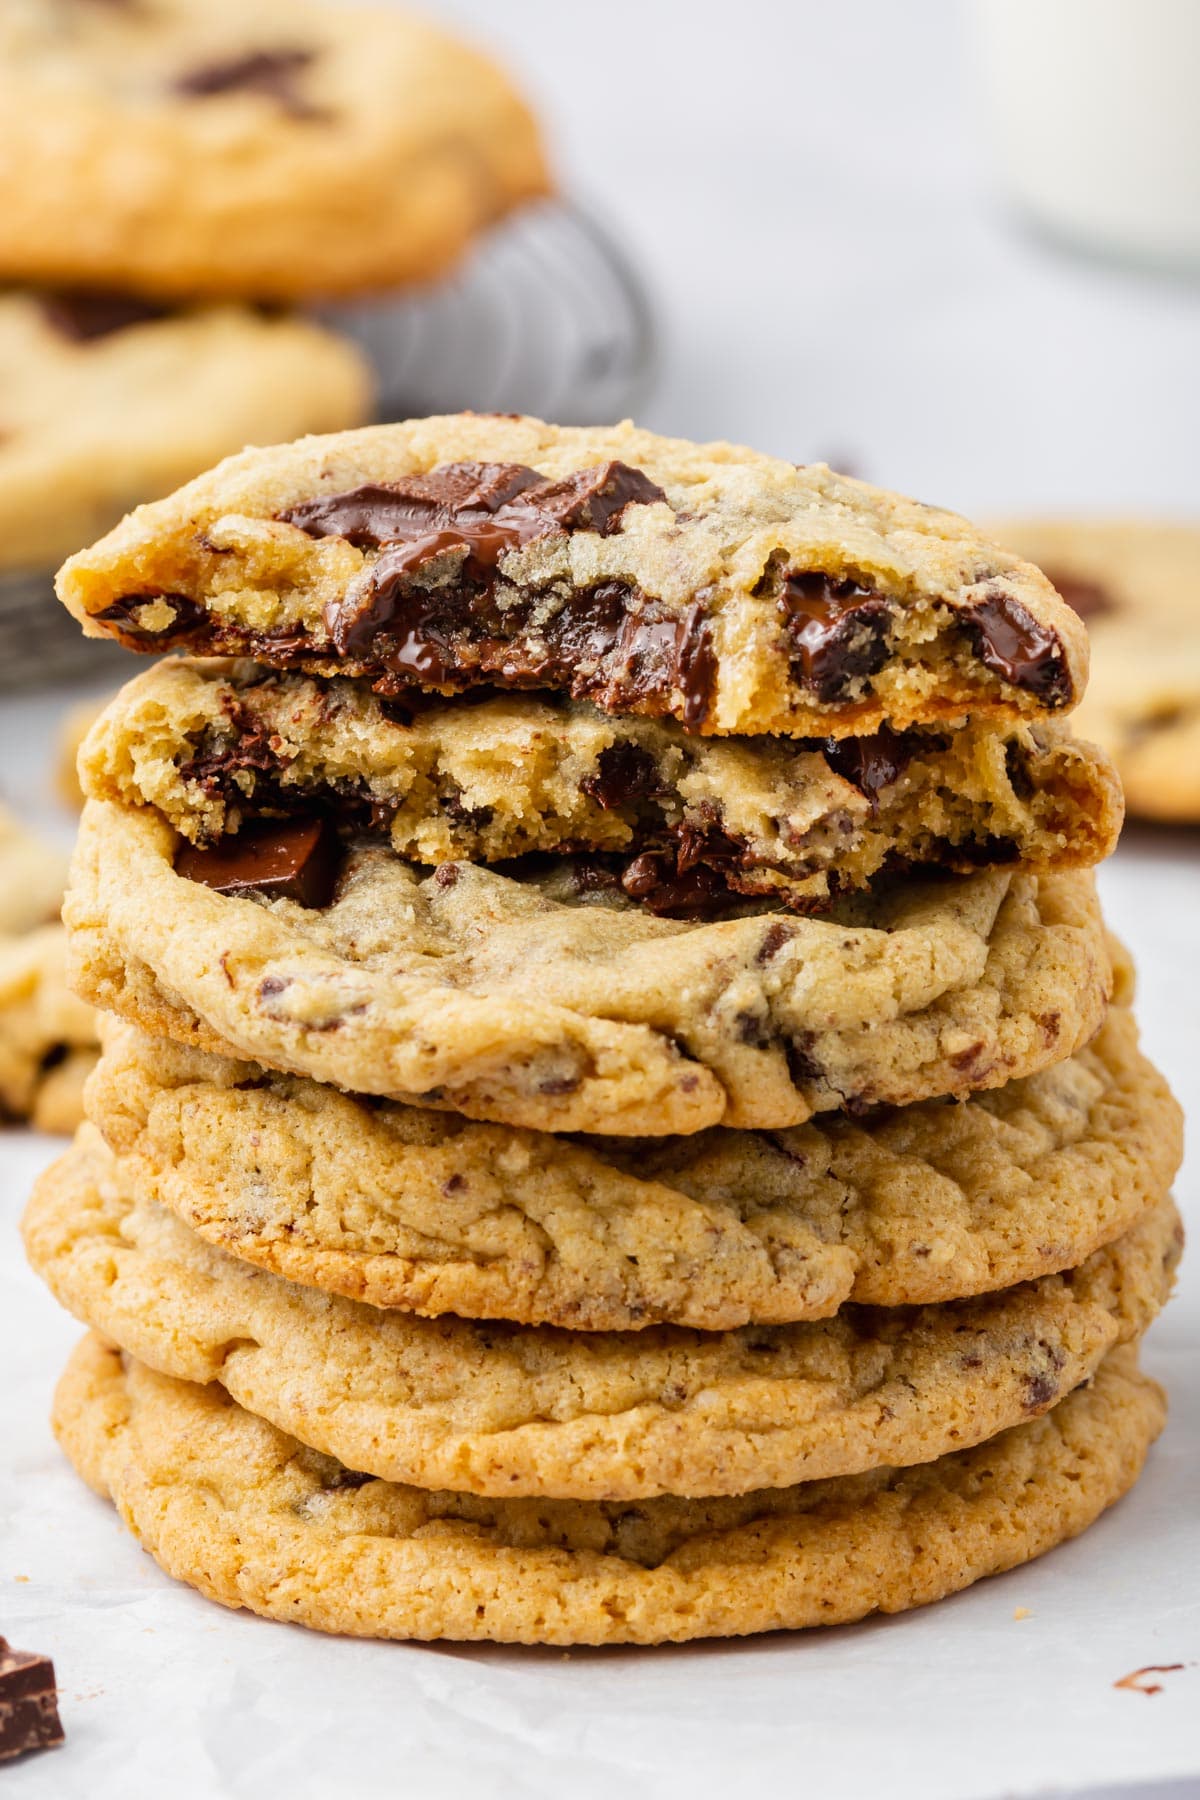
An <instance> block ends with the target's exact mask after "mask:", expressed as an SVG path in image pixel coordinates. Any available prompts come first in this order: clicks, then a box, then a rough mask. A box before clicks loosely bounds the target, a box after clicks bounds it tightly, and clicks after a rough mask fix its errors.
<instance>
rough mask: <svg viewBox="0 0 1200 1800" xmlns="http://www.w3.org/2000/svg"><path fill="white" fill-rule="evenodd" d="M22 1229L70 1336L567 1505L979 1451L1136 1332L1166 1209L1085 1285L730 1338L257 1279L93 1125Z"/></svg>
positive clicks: (1170, 1209) (1139, 1227)
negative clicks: (425, 1314) (73, 1322)
mask: <svg viewBox="0 0 1200 1800" xmlns="http://www.w3.org/2000/svg"><path fill="white" fill-rule="evenodd" d="M23 1232H24V1238H25V1248H26V1253H27V1255H28V1257H29V1260H30V1263H31V1264H32V1266H33V1268H34V1270H35V1271H36V1272H37V1273H38V1274H39V1275H41V1277H42V1278H43V1280H44V1281H45V1282H46V1283H47V1284H48V1286H49V1287H50V1290H51V1292H52V1293H53V1294H54V1296H55V1298H56V1299H57V1300H58V1301H59V1302H60V1303H61V1304H62V1305H63V1306H65V1307H66V1308H67V1309H68V1311H70V1312H72V1313H74V1314H75V1316H76V1317H77V1318H80V1319H82V1320H83V1321H84V1323H85V1324H88V1325H91V1326H92V1327H94V1328H95V1329H96V1330H99V1331H101V1332H102V1333H103V1334H104V1336H105V1337H106V1338H108V1339H109V1340H110V1341H112V1342H114V1343H117V1344H119V1345H120V1346H121V1347H122V1349H125V1350H127V1351H129V1352H130V1353H131V1354H133V1355H135V1356H137V1357H138V1359H139V1360H140V1361H143V1362H146V1363H148V1364H149V1365H150V1367H151V1368H156V1369H159V1370H161V1371H162V1373H164V1374H167V1375H172V1376H176V1377H178V1378H180V1379H182V1380H187V1381H219V1382H220V1383H221V1384H222V1386H223V1387H225V1388H227V1389H228V1391H229V1392H230V1394H232V1395H233V1397H234V1399H236V1400H237V1401H238V1402H239V1403H240V1404H241V1405H243V1406H245V1407H246V1408H247V1409H248V1410H249V1411H251V1412H253V1413H256V1414H257V1415H258V1416H259V1417H260V1418H265V1419H269V1420H270V1421H271V1422H272V1423H273V1424H275V1425H277V1426H279V1428H280V1429H281V1430H285V1431H288V1432H289V1433H291V1434H292V1435H293V1436H299V1437H300V1438H301V1440H302V1441H303V1442H305V1443H307V1444H309V1445H310V1446H311V1447H312V1448H314V1449H318V1450H321V1451H323V1452H325V1453H326V1454H328V1455H331V1456H335V1457H337V1459H338V1460H339V1461H340V1462H342V1463H344V1464H345V1465H346V1466H347V1467H349V1468H353V1469H359V1470H363V1471H366V1472H369V1473H370V1474H372V1475H376V1476H381V1477H383V1478H384V1479H386V1480H389V1481H403V1482H408V1483H412V1484H414V1485H416V1486H418V1487H427V1488H443V1487H450V1486H453V1487H454V1488H456V1489H459V1490H463V1491H466V1492H467V1493H473V1494H492V1495H497V1496H502V1495H518V1494H529V1495H544V1496H548V1497H551V1498H557V1499H575V1500H636V1499H643V1498H647V1497H651V1496H655V1495H660V1494H674V1495H705V1496H707V1495H714V1494H741V1493H746V1492H748V1491H751V1490H753V1489H756V1488H762V1487H788V1486H791V1485H792V1484H793V1483H795V1482H798V1481H808V1480H815V1479H820V1478H825V1477H828V1476H834V1475H848V1474H857V1473H859V1472H860V1471H862V1470H864V1469H869V1468H876V1467H879V1466H881V1465H895V1466H907V1465H909V1464H912V1463H919V1462H930V1461H932V1460H934V1459H935V1458H936V1457H939V1456H942V1455H945V1454H946V1453H947V1452H948V1451H950V1450H954V1449H959V1448H965V1447H966V1446H968V1445H970V1444H973V1443H979V1442H981V1441H983V1439H985V1438H988V1437H994V1436H995V1435H996V1433H997V1432H999V1431H1003V1430H1006V1429H1007V1428H1008V1427H1009V1426H1011V1425H1014V1424H1018V1423H1019V1422H1020V1421H1021V1420H1022V1419H1023V1418H1028V1417H1031V1416H1032V1415H1034V1414H1036V1413H1039V1412H1043V1411H1045V1410H1046V1409H1047V1408H1048V1407H1050V1406H1052V1405H1053V1404H1054V1403H1055V1401H1057V1400H1058V1399H1060V1398H1061V1397H1062V1395H1063V1394H1065V1393H1069V1392H1070V1391H1071V1389H1072V1388H1074V1387H1076V1386H1078V1384H1079V1383H1080V1382H1081V1381H1085V1380H1087V1379H1088V1378H1089V1377H1090V1376H1091V1375H1092V1374H1093V1373H1094V1372H1095V1370H1096V1368H1097V1366H1098V1365H1099V1363H1100V1361H1101V1359H1102V1358H1103V1356H1104V1355H1105V1354H1106V1353H1107V1352H1108V1351H1109V1350H1110V1349H1111V1348H1112V1347H1113V1346H1114V1345H1115V1344H1118V1343H1124V1342H1128V1341H1130V1340H1132V1339H1134V1338H1137V1337H1140V1336H1141V1334H1142V1333H1143V1332H1144V1331H1145V1329H1146V1328H1147V1326H1148V1325H1149V1324H1150V1322H1151V1321H1152V1320H1153V1318H1154V1317H1155V1315H1156V1314H1157V1312H1158V1310H1159V1308H1160V1306H1161V1305H1162V1304H1163V1302H1164V1301H1165V1300H1166V1298H1167V1295H1168V1294H1169V1292H1170V1287H1171V1282H1172V1279H1173V1274H1174V1268H1175V1263H1176V1261H1177V1258H1178V1255H1179V1250H1180V1246H1181V1243H1182V1229H1181V1226H1180V1222H1179V1216H1178V1213H1177V1212H1176V1210H1175V1208H1174V1206H1173V1205H1172V1204H1171V1202H1170V1201H1169V1200H1162V1201H1160V1202H1159V1203H1158V1205H1156V1206H1155V1207H1154V1208H1153V1209H1152V1210H1151V1211H1150V1212H1148V1213H1147V1214H1146V1215H1145V1216H1144V1217H1143V1218H1142V1219H1141V1220H1140V1221H1139V1222H1138V1223H1137V1224H1135V1225H1134V1226H1133V1227H1132V1229H1131V1230H1130V1231H1129V1232H1127V1233H1126V1234H1125V1236H1124V1237H1122V1238H1120V1239H1118V1241H1117V1242H1116V1243H1115V1244H1111V1245H1109V1246H1108V1247H1107V1248H1105V1249H1103V1250H1099V1251H1097V1252H1096V1253H1095V1255H1093V1256H1092V1257H1090V1258H1089V1259H1088V1261H1087V1262H1086V1263H1085V1264H1083V1266H1082V1267H1081V1268H1078V1269H1074V1270H1070V1271H1067V1272H1066V1273H1064V1274H1062V1275H1049V1276H1045V1277H1043V1278H1042V1280H1041V1281H1037V1282H1032V1283H1029V1284H1028V1285H1027V1286H1024V1287H1020V1288H1012V1289H1008V1290H1006V1291H1005V1292H1003V1293H1001V1294H995V1295H985V1296H981V1297H980V1298H978V1299H975V1300H963V1301H957V1302H951V1303H949V1304H947V1305H945V1306H933V1307H926V1308H922V1309H919V1310H911V1311H909V1310H907V1309H905V1310H900V1311H897V1310H896V1309H894V1308H893V1309H890V1310H884V1311H878V1310H875V1309H870V1308H861V1309H860V1308H857V1307H853V1306H849V1307H843V1308H842V1309H841V1310H840V1311H839V1312H838V1314H837V1316H836V1317H835V1318H832V1319H825V1320H821V1321H817V1322H810V1323H803V1324H794V1325H776V1326H760V1327H754V1326H749V1327H746V1328H744V1329H743V1330H740V1331H729V1332H694V1331H685V1330H683V1329H681V1328H679V1327H671V1326H654V1327H651V1328H649V1329H648V1330H646V1331H642V1332H638V1333H634V1334H632V1335H631V1334H628V1333H624V1332H586V1333H584V1332H571V1331H560V1330H556V1329H554V1328H553V1327H550V1326H524V1327H521V1326H517V1327H508V1328H506V1327H505V1326H503V1325H499V1324H495V1323H490V1324H478V1323H475V1322H473V1321H470V1320H466V1319H459V1318H454V1317H451V1316H449V1315H446V1316H444V1317H442V1318H438V1319H423V1318H419V1317H417V1316H415V1315H414V1314H411V1313H403V1312H398V1311H390V1312H380V1311H379V1310H377V1309H376V1308H374V1307H370V1306H364V1305H362V1304H361V1303H359V1302H356V1301H353V1300H345V1299H342V1298H340V1297H336V1296H330V1295H326V1294H322V1293H319V1292H318V1291H317V1290H316V1289H313V1288H307V1287H298V1286H296V1285H295V1284H294V1283H292V1282H288V1281H284V1280H282V1279H281V1278H280V1277H279V1276H277V1275H268V1274H266V1273H264V1272H263V1271H262V1270H260V1269H253V1268H251V1267H250V1266H249V1264H247V1263H245V1262H242V1261H240V1260H238V1259H236V1258H234V1257H231V1256H227V1255H226V1254H225V1252H224V1251H221V1250H217V1249H214V1248H213V1247H212V1246H211V1245H210V1244H206V1243H205V1242H204V1241H203V1240H202V1239H201V1238H199V1237H197V1236H196V1234H195V1233H194V1232H192V1231H190V1230H189V1229H188V1227H187V1226H186V1225H184V1224H182V1223H181V1222H180V1221H179V1220H178V1219H177V1218H175V1217H174V1216H173V1215H172V1214H170V1213H168V1212H166V1211H164V1209H163V1208H162V1207H160V1206H158V1205H156V1204H155V1203H154V1202H153V1201H150V1200H141V1199H137V1198H135V1197H134V1196H133V1195H132V1194H131V1192H130V1189H129V1185H128V1183H127V1181H126V1179H125V1177H124V1174H123V1171H122V1169H121V1167H120V1165H119V1164H118V1163H117V1162H116V1161H115V1159H114V1158H113V1156H112V1153H111V1152H110V1151H109V1150H108V1149H107V1148H106V1147H105V1146H104V1144H103V1142H102V1140H101V1139H100V1138H99V1136H98V1134H97V1133H96V1132H95V1131H94V1130H93V1129H92V1128H91V1127H90V1126H84V1127H82V1128H81V1130H80V1133H79V1136H78V1137H77V1139H76V1143H75V1145H74V1147H73V1149H72V1150H70V1151H69V1152H68V1153H67V1155H66V1156H64V1157H62V1158H60V1160H59V1161H58V1162H57V1163H55V1164H54V1165H53V1167H52V1168H51V1169H50V1170H49V1171H47V1173H46V1174H45V1175H44V1176H42V1177H41V1178H40V1180H39V1181H38V1183H37V1185H36V1187H35V1189H34V1195H33V1199H32V1201H31V1202H30V1205H29V1208H28V1211H27V1212H26V1215H25V1220H24V1225H23Z"/></svg>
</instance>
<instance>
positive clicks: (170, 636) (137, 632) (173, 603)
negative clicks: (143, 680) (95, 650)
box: [94, 590, 205, 650]
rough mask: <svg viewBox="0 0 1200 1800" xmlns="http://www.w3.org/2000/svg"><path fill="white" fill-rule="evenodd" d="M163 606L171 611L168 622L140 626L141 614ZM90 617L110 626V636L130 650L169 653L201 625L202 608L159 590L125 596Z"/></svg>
mask: <svg viewBox="0 0 1200 1800" xmlns="http://www.w3.org/2000/svg"><path fill="white" fill-rule="evenodd" d="M164 602H165V604H166V605H167V606H169V607H170V608H171V612H172V615H173V616H172V618H171V619H170V620H168V622H167V623H166V624H165V625H144V624H142V622H141V616H142V614H143V613H144V612H146V611H148V610H149V608H150V607H157V606H159V605H161V604H163V603H164ZM94 617H95V618H96V620H97V621H98V623H100V624H102V625H111V626H113V627H114V630H113V633H112V635H113V636H114V637H115V638H116V639H118V641H119V642H121V643H127V644H128V646H129V648H130V649H132V650H145V649H154V650H169V649H171V647H172V646H173V645H175V644H182V643H184V642H185V641H186V640H187V639H188V638H191V637H194V636H195V634H196V632H197V631H199V630H200V628H201V626H202V625H203V624H204V623H205V616H204V608H203V607H202V606H200V605H198V604H197V602H196V601H195V600H189V599H188V597H187V595H186V594H167V593H163V592H162V591H161V590H159V591H156V592H151V593H146V594H126V595H125V597H124V598H123V599H121V600H114V601H113V603H112V605H111V606H106V607H105V608H104V610H103V612H98V613H96V614H94Z"/></svg>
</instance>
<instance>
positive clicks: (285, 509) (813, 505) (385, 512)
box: [58, 414, 1087, 739]
mask: <svg viewBox="0 0 1200 1800" xmlns="http://www.w3.org/2000/svg"><path fill="white" fill-rule="evenodd" d="M58 585H59V594H60V596H61V598H62V599H63V601H64V602H65V604H66V605H67V607H68V608H69V610H70V611H71V612H72V613H73V614H74V616H75V617H76V618H77V619H79V620H80V622H81V623H82V624H83V625H84V628H85V630H86V631H87V632H88V633H89V634H91V635H93V636H111V637H115V638H118V639H119V640H120V641H121V642H122V643H124V644H126V645H128V646H129V647H130V648H132V649H137V650H161V649H166V648H177V647H180V646H185V647H186V648H187V649H189V650H191V651H193V652H195V653H196V654H208V653H212V652H217V653H220V654H231V655H242V654H245V655H248V656H250V657H252V658H254V659H255V660H257V661H259V662H263V663H268V664H271V665H272V666H276V667H290V668H300V669H303V670H306V671H308V672H310V673H316V674H323V675H351V676H356V677H360V678H363V679H366V680H368V681H370V682H371V683H372V684H373V686H374V687H375V688H376V690H377V691H378V692H380V693H381V694H383V695H385V696H391V697H393V698H395V697H399V698H401V699H403V697H404V696H405V695H406V694H407V693H410V692H411V691H413V690H417V691H433V692H438V693H444V694H452V693H458V692H462V691H465V690H469V689H472V688H476V687H481V686H482V687H489V688H493V689H494V688H504V689H514V688H531V689H543V690H550V691H554V692H561V693H567V694H569V695H570V696H571V697H572V698H574V699H577V700H589V701H591V702H592V704H593V705H595V706H597V707H599V708H601V710H603V711H606V712H612V713H617V714H629V713H632V714H640V715H644V716H649V717H670V718H673V719H675V720H677V721H678V722H680V723H682V724H683V725H685V726H687V727H688V728H689V729H691V730H694V731H700V732H705V733H710V734H716V735H725V734H738V735H748V734H755V733H765V734H785V735H788V736H793V737H805V738H818V739H823V738H826V737H829V736H839V737H840V736H846V735H850V734H858V735H864V734H870V733H873V732H876V731H878V730H879V729H880V727H881V726H883V725H888V726H890V727H892V728H893V729H896V730H905V729H907V728H909V727H911V726H915V725H929V724H933V725H940V724H942V723H943V722H944V721H945V720H947V719H957V718H961V717H963V716H964V715H966V714H968V713H970V714H971V715H972V716H973V717H974V718H975V719H976V720H977V721H986V720H990V721H1010V720H1013V719H1016V718H1038V717H1044V716H1046V715H1047V714H1048V713H1052V712H1056V711H1064V710H1066V709H1067V708H1068V707H1070V706H1071V705H1073V704H1074V703H1075V701H1076V700H1077V699H1078V698H1079V696H1080V694H1081V693H1082V691H1083V687H1084V683H1085V680H1086V671H1087V645H1086V633H1085V632H1084V629H1083V626H1082V625H1081V623H1080V621H1079V620H1078V619H1077V618H1076V616H1075V614H1074V613H1073V612H1072V610H1071V608H1070V607H1069V606H1067V605H1065V603H1064V602H1063V601H1062V600H1060V599H1059V597H1058V595H1057V594H1056V593H1055V592H1054V590H1053V588H1052V587H1051V586H1050V584H1049V582H1048V581H1046V580H1045V578H1044V577H1043V576H1042V575H1041V574H1040V573H1039V571H1038V570H1037V569H1035V568H1034V567H1033V566H1032V565H1031V564H1029V563H1025V562H1022V561H1020V560H1019V559H1018V558H1017V557H1014V556H1012V555H1010V554H1008V553H1007V552H1005V551H1002V550H999V549H998V548H997V547H996V546H995V545H993V544H990V543H988V542H987V540H986V539H984V538H982V537H980V536H979V535H978V533H977V532H976V531H975V529H974V528H973V527H972V526H970V525H968V524H967V522H966V521H965V520H963V519H960V518H957V517H955V516H954V515H952V514H950V513H944V512H937V511H934V510H933V509H932V508H930V507H925V506H921V505H919V504H918V503H917V502H915V501H912V500H906V499H903V498H901V497H900V496H899V495H896V494H891V493H888V492H886V491H884V490H882V489H879V488H872V487H868V486H867V485H866V484H865V483H863V482H858V481H852V480H849V479H847V478H845V477H842V476H838V475H834V474H832V473H831V472H830V470H829V469H827V468H825V467H824V466H823V465H813V466H811V467H807V468H796V467H794V466H793V465H792V464H791V463H784V462H779V461H777V460H775V459H774V458H772V457H767V456H760V455H757V454H755V452H753V451H750V450H742V449H737V448H735V447H733V446H731V445H728V444H707V445H696V444H690V443H686V442H683V441H681V440H678V439H671V438H662V437H655V436H653V435H652V434H651V433H649V432H645V431H637V430H635V429H634V427H633V426H632V425H628V424H626V425H622V426H618V427H616V428H614V429H611V430H594V429H587V430H580V429H567V428H558V427H554V426H550V425H543V424H541V423H540V422H539V421H538V420H536V419H524V418H499V417H496V416H494V415H488V416H483V417H481V416H478V415H475V414H458V415H455V416H452V417H448V418H435V419H425V420H420V421H416V422H413V423H409V424H402V425H387V426H379V427H376V428H374V429H370V430H366V431H362V432H357V433H351V434H346V435H342V436H339V437H330V438H325V439H319V440H315V441H313V440H310V441H308V442H304V443H300V444H294V445H291V446H288V447H286V448H282V449H278V450H272V451H267V452H263V451H250V452H247V453H246V454H245V455H244V456H241V457H234V458H232V459H230V460H229V461H228V462H226V463H224V464H222V465H221V466H220V467H219V468H217V469H215V470H213V471H212V472H211V473H210V474H208V475H206V476H203V477H202V478H201V479H200V480H198V481H196V482H193V483H191V484H190V485H189V486H188V487H185V488H183V489H181V490H180V491H179V492H178V493H177V494H175V495H173V496H172V497H171V498H170V499H169V500H165V501H162V502H159V503H157V504H155V505H152V506H149V507H144V508H142V509H140V510H139V512H138V513H137V514H136V515H134V516H133V517H131V518H130V519H128V520H126V521H125V522H124V523H123V524H122V525H121V526H119V527H117V529H116V530H115V531H113V532H111V533H110V534H109V536H108V537H107V538H104V539H103V540H102V541H101V542H100V543H98V544H96V545H94V546H93V547H92V548H91V549H90V550H87V551H84V552H81V553H80V554H79V555H77V556H75V557H72V559H71V560H70V561H69V562H68V563H67V564H66V566H65V567H64V569H63V570H62V572H61V574H60V578H59V584H58Z"/></svg>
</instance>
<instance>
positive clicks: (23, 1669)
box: [0, 1637, 65, 1762]
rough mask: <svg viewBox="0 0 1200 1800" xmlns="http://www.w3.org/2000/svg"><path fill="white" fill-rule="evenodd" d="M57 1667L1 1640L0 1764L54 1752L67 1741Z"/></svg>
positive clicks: (30, 1652)
mask: <svg viewBox="0 0 1200 1800" xmlns="http://www.w3.org/2000/svg"><path fill="white" fill-rule="evenodd" d="M64 1735H65V1734H64V1732H63V1728H62V1723H61V1721H60V1719H59V1716H58V1690H57V1688H56V1686H55V1682H54V1664H53V1663H52V1662H51V1660H50V1658H49V1657H48V1656H38V1655H37V1654H36V1653H35V1652H33V1651H31V1650H14V1649H13V1648H12V1646H11V1644H9V1643H8V1641H7V1640H6V1639H5V1638H2V1637H0V1762H7V1761H8V1760H9V1759H10V1758H12V1757H14V1756H24V1755H25V1754H26V1752H27V1751H30V1750H51V1749H53V1748H54V1747H55V1745H57V1744H61V1743H62V1742H63V1739H64Z"/></svg>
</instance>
